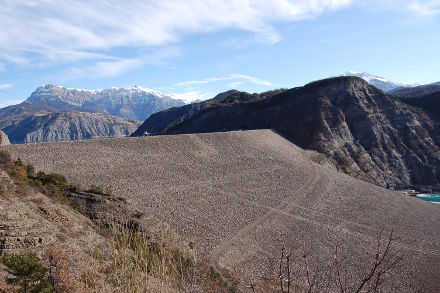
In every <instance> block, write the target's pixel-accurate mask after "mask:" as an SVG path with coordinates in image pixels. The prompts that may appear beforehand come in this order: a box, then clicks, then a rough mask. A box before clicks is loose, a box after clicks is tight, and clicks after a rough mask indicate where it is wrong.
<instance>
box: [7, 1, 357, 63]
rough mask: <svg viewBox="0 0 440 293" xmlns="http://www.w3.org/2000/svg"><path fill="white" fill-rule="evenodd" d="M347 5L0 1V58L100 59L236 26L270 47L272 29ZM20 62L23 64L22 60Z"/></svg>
mask: <svg viewBox="0 0 440 293" xmlns="http://www.w3.org/2000/svg"><path fill="white" fill-rule="evenodd" d="M351 2H352V0H315V1H308V0H299V1H280V0H272V1H237V0H223V1H215V0H194V1H186V0H175V1H153V0H150V1H136V0H129V1H116V0H110V1H97V0H96V1H93V0H87V1H86V0H79V1H58V0H44V1H13V0H5V1H2V5H1V6H0V27H2V28H7V29H2V30H1V31H0V59H2V60H4V61H7V62H12V63H20V64H23V63H24V60H28V59H30V58H33V57H34V55H39V56H40V57H42V58H46V59H48V60H53V59H55V60H57V61H58V62H59V61H60V59H65V60H67V61H71V60H76V59H83V58H85V59H90V58H106V57H107V56H102V55H101V54H102V51H103V50H110V49H114V48H121V47H128V48H142V47H151V46H162V45H165V44H169V43H170V42H176V41H178V40H180V39H181V38H183V37H184V36H185V35H188V34H195V33H208V32H215V31H219V30H222V29H238V30H241V31H245V32H249V33H250V34H251V35H253V37H252V39H254V40H258V42H266V43H269V44H274V43H277V42H278V41H279V40H280V39H281V37H282V36H281V35H280V33H279V32H278V31H277V30H276V28H275V26H274V24H275V23H278V22H286V21H295V20H300V19H306V18H311V17H315V16H318V15H320V14H322V13H324V12H325V11H328V10H334V9H338V8H341V7H345V6H347V5H348V4H350V3H351ZM23 59H24V60H23Z"/></svg>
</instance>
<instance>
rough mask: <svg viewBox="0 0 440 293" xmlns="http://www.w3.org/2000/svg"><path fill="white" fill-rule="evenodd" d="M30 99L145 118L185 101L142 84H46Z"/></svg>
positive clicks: (46, 104) (65, 106) (33, 101)
mask: <svg viewBox="0 0 440 293" xmlns="http://www.w3.org/2000/svg"><path fill="white" fill-rule="evenodd" d="M27 102H29V103H31V104H33V105H40V106H47V107H52V108H57V109H59V110H77V111H81V112H93V113H106V114H110V115H113V116H119V117H122V118H127V119H132V120H142V121H143V120H145V119H146V118H148V117H149V116H150V115H151V114H153V113H156V112H158V111H162V110H165V109H168V108H171V107H178V106H182V105H184V103H183V102H182V101H180V100H176V99H172V98H171V97H169V96H167V95H164V94H162V93H160V92H157V91H153V90H149V89H145V88H142V87H138V86H135V87H131V88H128V89H125V88H110V89H104V90H81V89H68V88H65V87H60V86H54V85H46V86H44V87H39V88H37V90H36V91H35V92H33V93H32V94H31V96H30V97H29V98H28V99H27Z"/></svg>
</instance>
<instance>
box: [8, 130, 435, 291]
mask: <svg viewBox="0 0 440 293" xmlns="http://www.w3.org/2000/svg"><path fill="white" fill-rule="evenodd" d="M2 149H5V150H8V151H10V152H11V153H12V154H13V156H14V157H16V156H20V157H22V158H23V159H24V160H25V161H28V162H31V163H34V164H35V166H36V167H37V168H38V169H41V170H45V171H49V170H54V171H57V172H61V173H64V174H65V175H66V176H67V178H68V179H69V180H72V181H73V182H74V183H79V184H81V185H82V186H89V185H90V184H100V185H102V186H103V187H109V188H111V189H112V190H113V192H114V194H117V195H118V196H121V197H123V198H125V199H127V201H128V202H129V203H130V204H132V205H134V206H136V208H137V209H139V210H141V211H143V212H144V213H145V214H146V215H149V216H151V217H153V218H156V217H157V218H158V219H162V220H163V221H165V222H166V223H169V224H170V226H172V227H175V228H176V229H177V231H178V233H179V234H180V235H185V238H186V239H187V240H188V241H191V242H192V243H194V246H195V247H197V248H199V252H200V255H199V259H207V261H208V262H209V263H210V264H212V265H213V266H214V267H215V268H217V269H219V270H220V271H222V273H223V275H230V276H233V275H234V274H237V273H238V272H239V275H240V277H241V278H240V280H241V284H243V285H244V286H247V284H249V282H254V281H255V282H257V280H258V276H261V274H263V272H267V271H268V270H270V269H268V260H270V259H277V258H278V257H279V254H280V242H279V241H278V240H277V239H280V235H283V238H284V240H285V243H286V245H288V247H287V248H288V249H292V253H293V255H295V256H297V255H299V256H300V259H301V255H302V253H303V252H302V251H303V249H306V251H309V252H310V257H308V258H307V262H308V264H309V266H310V268H315V265H319V264H321V265H323V264H327V263H328V262H330V261H331V260H332V259H334V254H333V251H334V249H335V245H337V246H338V247H339V250H338V253H339V254H340V257H341V259H340V261H341V264H340V265H342V267H343V268H346V270H347V271H348V272H350V276H353V278H356V276H360V275H362V274H363V273H365V272H366V271H368V270H369V266H370V264H371V263H370V261H369V258H368V257H366V253H370V252H371V253H373V254H374V253H375V249H374V243H376V242H375V241H376V240H375V239H376V238H377V237H378V235H380V231H382V230H383V228H385V232H383V233H384V234H388V233H389V231H390V229H393V230H394V233H395V235H396V236H397V237H398V239H396V240H395V241H396V242H395V245H394V246H393V249H397V251H394V250H393V255H394V252H396V253H398V255H400V254H401V255H402V256H403V258H402V261H401V263H399V265H398V266H397V267H395V268H394V270H393V277H392V278H391V279H388V281H389V282H390V283H388V282H386V283H385V285H384V286H393V287H392V288H393V290H397V291H399V292H407V291H411V290H415V291H416V289H414V288H419V286H420V284H421V283H422V284H423V286H424V287H423V291H426V292H436V291H438V290H440V287H439V283H438V281H437V280H438V279H439V278H440V271H439V270H438V264H439V262H440V233H439V230H438V227H439V226H440V209H439V207H438V206H437V205H434V204H431V203H427V202H424V201H422V200H419V199H416V198H412V197H410V196H407V195H403V194H401V193H397V192H392V191H389V190H386V189H384V188H381V187H378V186H376V185H372V184H369V183H367V182H365V181H361V180H357V179H355V178H353V177H350V176H347V175H345V174H342V173H340V172H336V171H332V170H329V169H327V168H324V167H323V166H321V165H320V164H317V163H315V162H313V161H312V160H311V159H310V158H309V157H308V155H309V154H310V152H309V151H304V150H302V149H300V148H298V147H297V146H295V145H293V144H292V143H290V142H289V141H287V140H285V139H283V138H282V137H280V136H279V135H277V134H275V133H274V132H272V131H269V130H261V131H245V132H229V133H214V134H194V135H170V136H153V137H142V138H131V139H116V140H101V141H82V142H72V143H69V144H60V143H53V144H52V143H49V144H36V145H17V146H5V147H2ZM312 155H314V154H312ZM379 238H380V237H379ZM380 239H381V238H380ZM372 245H373V248H372ZM381 247H382V246H381ZM382 248H383V247H382ZM203 256H205V257H203ZM300 263H303V261H302V260H301V262H300ZM323 266H324V265H323ZM302 267H303V266H302V265H300V267H299V268H302ZM344 272H345V269H344ZM351 274H352V275H351ZM301 280H304V279H301ZM411 286H412V287H411ZM387 288H388V290H387V289H384V291H387V292H388V291H390V290H391V289H390V288H391V287H387ZM335 291H337V290H335Z"/></svg>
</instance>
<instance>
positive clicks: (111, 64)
mask: <svg viewBox="0 0 440 293" xmlns="http://www.w3.org/2000/svg"><path fill="white" fill-rule="evenodd" d="M439 35H440V0H401V1H395V0H382V1H378V0H370V1H367V0H359V1H355V0H309V1H302V0H297V1H287V0H274V1H269V0H266V1H263V0H261V1H229V0H223V1H210V0H204V1H198V0H193V1H167V0H164V1H134V0H127V1H116V0H114V1H91V0H89V1H69V0H65V1H58V0H41V1H37V0H35V1H15V0H0V107H2V106H6V105H9V104H15V103H18V102H20V101H22V100H24V99H26V98H27V97H28V96H29V95H30V94H31V92H32V91H34V90H35V88H37V87H38V86H40V85H44V84H47V83H53V84H57V85H63V86H66V87H75V88H86V89H98V88H107V87H111V86H116V87H129V86H133V85H140V86H143V87H147V88H152V89H155V90H159V91H162V92H164V93H167V94H174V95H175V96H176V97H181V98H184V99H187V100H190V99H206V98H210V97H212V96H214V95H215V94H217V93H219V92H222V91H225V90H228V89H231V88H235V89H238V90H245V91H249V92H261V91H266V90H269V89H274V88H280V87H284V88H286V87H294V86H298V85H303V84H305V83H307V82H310V81H312V80H317V79H321V78H325V77H329V76H335V75H339V74H342V73H345V72H346V71H349V70H356V71H366V72H369V73H371V74H376V75H379V76H384V77H387V78H389V79H390V80H394V81H397V82H403V83H420V84H421V83H430V82H437V81H440V74H439V70H438V68H439V65H440V54H439V52H440V37H439Z"/></svg>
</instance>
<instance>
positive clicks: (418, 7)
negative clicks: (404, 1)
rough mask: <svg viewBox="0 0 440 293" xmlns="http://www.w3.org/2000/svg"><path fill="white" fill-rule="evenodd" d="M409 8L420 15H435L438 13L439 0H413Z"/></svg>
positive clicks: (439, 12)
mask: <svg viewBox="0 0 440 293" xmlns="http://www.w3.org/2000/svg"><path fill="white" fill-rule="evenodd" d="M409 9H410V10H411V11H413V12H415V13H416V14H418V15H420V16H436V15H438V14H440V0H428V1H421V0H414V1H412V3H411V4H410V6H409Z"/></svg>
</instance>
